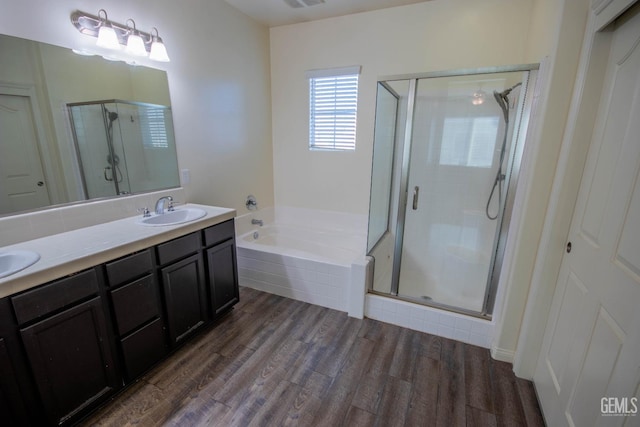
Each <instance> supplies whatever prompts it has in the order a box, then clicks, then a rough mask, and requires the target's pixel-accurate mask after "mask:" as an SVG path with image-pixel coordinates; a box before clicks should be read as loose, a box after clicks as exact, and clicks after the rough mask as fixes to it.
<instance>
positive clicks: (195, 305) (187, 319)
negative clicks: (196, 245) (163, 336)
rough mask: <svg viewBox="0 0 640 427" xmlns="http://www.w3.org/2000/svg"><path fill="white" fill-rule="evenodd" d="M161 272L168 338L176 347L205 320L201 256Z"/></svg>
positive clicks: (164, 268)
mask: <svg viewBox="0 0 640 427" xmlns="http://www.w3.org/2000/svg"><path fill="white" fill-rule="evenodd" d="M160 271H161V273H162V286H163V287H164V295H165V300H166V304H167V324H168V326H169V337H170V339H171V342H172V343H173V344H176V343H178V342H180V341H181V340H182V339H184V338H186V337H187V336H188V335H189V334H190V333H191V332H193V331H195V330H196V329H198V328H199V327H200V326H202V325H204V323H205V322H206V320H207V306H206V302H207V300H206V293H205V286H204V278H203V266H202V257H201V255H200V254H196V255H192V256H190V257H188V258H185V259H183V260H181V261H178V262H176V263H175V264H171V265H168V266H166V267H163V268H162V269H161V270H160Z"/></svg>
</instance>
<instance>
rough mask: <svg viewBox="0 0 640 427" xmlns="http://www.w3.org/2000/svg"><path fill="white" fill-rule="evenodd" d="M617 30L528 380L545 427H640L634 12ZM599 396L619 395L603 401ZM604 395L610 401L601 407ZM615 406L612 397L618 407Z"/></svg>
mask: <svg viewBox="0 0 640 427" xmlns="http://www.w3.org/2000/svg"><path fill="white" fill-rule="evenodd" d="M635 11H636V13H635V16H632V17H630V18H629V17H626V18H625V19H624V22H623V23H620V24H618V26H617V28H616V29H615V32H614V34H613V39H612V45H611V50H610V56H609V58H608V71H607V77H606V79H605V83H604V89H603V92H602V95H601V98H600V99H601V100H600V103H601V105H600V106H599V110H598V111H599V112H598V118H597V121H596V125H595V130H594V133H593V137H592V141H591V146H590V151H589V156H588V160H587V164H586V166H585V171H584V174H583V177H582V183H581V186H580V192H579V195H578V199H577V202H576V207H575V211H574V216H573V220H572V224H571V230H570V234H569V240H570V242H571V251H570V252H569V253H567V254H565V257H564V259H563V263H562V267H561V270H560V274H559V278H558V283H557V286H556V291H555V295H554V299H553V304H552V308H551V312H550V317H549V320H548V322H547V328H546V331H545V336H544V342H543V347H542V351H541V352H540V357H539V359H538V364H537V368H536V372H535V375H534V382H535V384H536V389H537V391H538V395H539V398H540V401H541V405H542V409H543V412H544V415H545V419H546V422H547V425H549V426H564V425H570V426H591V425H625V426H626V425H640V414H637V415H635V416H631V415H633V414H629V415H628V416H606V415H603V409H604V412H605V413H606V412H613V413H619V412H631V413H633V412H634V410H635V411H637V410H638V409H640V402H636V403H635V405H634V404H633V401H632V398H634V397H635V398H637V397H638V396H639V386H640V14H639V13H637V11H638V8H635ZM603 398H616V400H605V401H604V402H603V400H602V399H603ZM602 403H605V404H608V405H609V406H604V407H603V406H602ZM611 405H618V406H617V407H615V406H611Z"/></svg>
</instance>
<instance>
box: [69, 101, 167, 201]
mask: <svg viewBox="0 0 640 427" xmlns="http://www.w3.org/2000/svg"><path fill="white" fill-rule="evenodd" d="M67 108H68V111H69V119H70V122H71V130H72V133H73V139H74V143H75V151H76V154H77V156H76V158H77V171H78V173H77V175H78V176H77V179H78V180H79V181H80V182H81V183H82V186H81V187H82V189H83V192H84V194H82V195H81V196H82V197H84V198H85V199H87V198H90V199H93V198H100V197H109V196H116V195H122V194H129V193H140V192H144V191H151V190H158V189H163V188H170V187H175V186H176V185H177V184H176V183H178V182H179V178H178V168H177V163H176V160H175V159H176V148H175V141H174V137H173V128H172V126H173V125H172V123H173V121H172V118H171V108H170V107H167V106H163V105H154V104H145V103H139V102H131V101H121V100H108V101H92V102H82V103H72V104H67Z"/></svg>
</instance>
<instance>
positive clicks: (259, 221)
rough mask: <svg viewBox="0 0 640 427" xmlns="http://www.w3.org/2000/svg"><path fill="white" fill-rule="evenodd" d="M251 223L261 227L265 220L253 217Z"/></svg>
mask: <svg viewBox="0 0 640 427" xmlns="http://www.w3.org/2000/svg"><path fill="white" fill-rule="evenodd" d="M251 224H252V225H259V226H260V227H262V226H263V225H264V221H262V220H261V219H255V218H254V219H252V220H251Z"/></svg>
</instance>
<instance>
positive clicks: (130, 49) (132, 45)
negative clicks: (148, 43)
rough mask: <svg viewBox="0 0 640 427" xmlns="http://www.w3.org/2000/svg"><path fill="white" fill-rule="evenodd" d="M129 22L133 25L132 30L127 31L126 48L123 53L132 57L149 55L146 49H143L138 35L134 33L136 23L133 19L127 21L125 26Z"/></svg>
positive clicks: (142, 43)
mask: <svg viewBox="0 0 640 427" xmlns="http://www.w3.org/2000/svg"><path fill="white" fill-rule="evenodd" d="M129 21H131V23H132V24H133V28H132V29H130V30H129V35H128V36H127V47H126V48H125V50H124V51H125V52H127V53H128V54H131V55H133V56H147V55H149V53H148V52H147V49H146V48H145V47H144V40H142V37H141V36H140V33H138V32H137V31H136V22H135V21H134V20H133V19H127V24H128V23H129Z"/></svg>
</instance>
